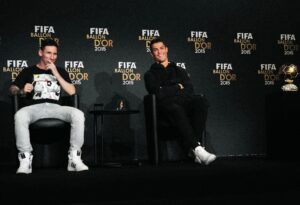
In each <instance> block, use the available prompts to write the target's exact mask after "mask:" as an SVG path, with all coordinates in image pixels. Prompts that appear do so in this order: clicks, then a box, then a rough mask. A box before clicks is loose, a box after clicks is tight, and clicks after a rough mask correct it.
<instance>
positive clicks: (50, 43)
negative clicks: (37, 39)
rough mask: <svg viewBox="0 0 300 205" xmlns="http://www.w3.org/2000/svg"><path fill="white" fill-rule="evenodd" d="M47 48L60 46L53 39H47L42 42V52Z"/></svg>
mask: <svg viewBox="0 0 300 205" xmlns="http://www.w3.org/2000/svg"><path fill="white" fill-rule="evenodd" d="M46 46H55V47H56V48H58V44H57V43H56V41H55V40H53V39H51V38H46V39H44V40H42V41H41V47H40V48H41V50H44V48H45V47H46Z"/></svg>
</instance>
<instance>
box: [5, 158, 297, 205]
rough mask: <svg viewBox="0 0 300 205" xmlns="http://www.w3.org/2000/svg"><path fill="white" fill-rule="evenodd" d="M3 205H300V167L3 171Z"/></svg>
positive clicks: (245, 161) (221, 163) (274, 163)
mask: <svg viewBox="0 0 300 205" xmlns="http://www.w3.org/2000/svg"><path fill="white" fill-rule="evenodd" d="M0 168H1V174H0V186H1V188H0V197H1V200H0V202H1V203H0V204H15V202H19V203H18V204H78V205H79V204H222V205H223V204H241V205H243V204H252V205H254V204H255V205H256V204H274V203H277V204H278V203H282V204H299V202H300V162H299V161H283V160H281V161H279V160H267V159H263V158H246V157H245V158H243V157H240V158H236V157H226V158H218V159H217V160H216V161H215V162H213V163H212V164H210V165H209V166H204V165H197V164H194V163H191V162H169V163H166V162H165V163H163V164H160V165H159V166H153V165H149V164H147V163H142V164H141V165H140V166H135V165H124V166H122V167H119V168H108V167H90V170H89V171H87V172H81V173H70V172H68V171H67V170H66V169H65V168H43V169H41V168H40V169H34V170H33V173H32V174H31V175H16V174H15V171H16V167H7V166H1V167H0Z"/></svg>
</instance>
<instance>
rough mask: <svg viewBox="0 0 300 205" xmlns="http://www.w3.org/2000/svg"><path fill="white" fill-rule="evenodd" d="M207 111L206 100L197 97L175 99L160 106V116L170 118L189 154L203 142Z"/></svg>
mask: <svg viewBox="0 0 300 205" xmlns="http://www.w3.org/2000/svg"><path fill="white" fill-rule="evenodd" d="M207 111H208V105H207V102H206V100H205V99H204V98H203V97H201V96H197V95H194V96H192V97H189V98H181V99H178V98H174V100H168V102H164V103H160V104H158V112H159V114H160V115H163V116H164V117H165V118H168V119H169V122H170V123H171V124H172V126H173V127H174V128H175V129H177V131H178V132H179V136H180V137H181V139H180V141H182V146H183V148H184V149H185V151H187V152H188V151H190V149H194V148H195V147H197V146H198V142H201V141H202V134H203V132H204V128H205V123H206V119H207Z"/></svg>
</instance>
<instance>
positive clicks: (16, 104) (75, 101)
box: [12, 94, 79, 167]
mask: <svg viewBox="0 0 300 205" xmlns="http://www.w3.org/2000/svg"><path fill="white" fill-rule="evenodd" d="M12 101H13V102H12V103H13V112H14V113H16V112H17V111H18V110H19V109H20V108H22V107H24V106H26V99H25V98H24V97H21V96H20V95H13V97H12ZM61 102H62V105H68V106H72V107H76V108H79V96H78V95H76V94H75V95H72V96H62V97H61ZM29 132H30V141H31V143H32V146H33V152H34V157H33V166H35V167H57V166H62V165H66V164H67V157H66V156H67V153H68V148H69V139H70V123H68V122H65V121H62V120H60V119H55V118H45V119H40V120H38V121H36V122H34V123H32V124H30V126H29Z"/></svg>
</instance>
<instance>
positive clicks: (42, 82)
mask: <svg viewBox="0 0 300 205" xmlns="http://www.w3.org/2000/svg"><path fill="white" fill-rule="evenodd" d="M33 80H34V81H33V86H34V95H33V99H34V100H40V99H51V100H59V96H60V86H59V85H58V82H57V80H56V77H55V76H53V75H49V74H36V75H34V76H33Z"/></svg>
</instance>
